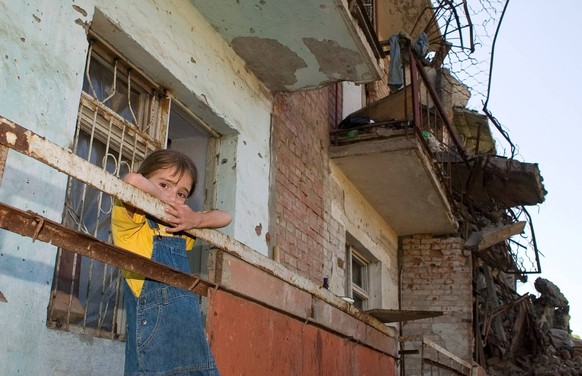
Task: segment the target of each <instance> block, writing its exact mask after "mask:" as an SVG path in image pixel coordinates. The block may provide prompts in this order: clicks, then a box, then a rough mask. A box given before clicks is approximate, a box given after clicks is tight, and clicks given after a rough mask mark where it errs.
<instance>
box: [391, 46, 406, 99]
mask: <svg viewBox="0 0 582 376" xmlns="http://www.w3.org/2000/svg"><path fill="white" fill-rule="evenodd" d="M399 39H400V34H394V35H392V36H391V37H390V65H389V66H388V87H389V88H390V90H398V89H400V87H402V84H403V83H404V73H403V72H402V57H401V56H400V43H399Z"/></svg>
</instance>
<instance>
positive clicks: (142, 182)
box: [123, 172, 232, 233]
mask: <svg viewBox="0 0 582 376" xmlns="http://www.w3.org/2000/svg"><path fill="white" fill-rule="evenodd" d="M123 180H124V181H125V182H126V183H129V184H131V185H133V186H135V187H137V188H139V189H141V190H142V191H144V192H147V193H149V194H151V195H152V196H154V197H156V198H159V199H160V200H162V201H164V202H165V203H167V204H168V206H167V207H166V213H168V214H169V216H168V217H166V218H164V219H165V221H166V222H167V223H168V224H170V225H171V226H172V227H169V228H167V229H166V231H167V232H170V233H174V232H180V231H186V230H190V229H193V228H221V227H225V226H228V225H229V224H230V222H231V221H232V217H231V215H230V214H228V213H226V212H223V211H221V210H211V211H207V212H195V211H193V210H192V209H191V208H190V207H189V206H188V205H186V204H173V205H172V204H169V203H168V202H169V201H170V200H169V199H168V197H166V195H165V194H164V192H163V191H162V190H161V189H160V188H159V187H158V186H157V185H155V184H154V183H152V182H151V181H150V180H149V179H147V178H145V177H144V176H143V175H141V174H139V173H136V172H130V173H129V174H127V175H126V176H125V177H124V178H123ZM125 207H126V210H127V212H128V214H129V215H130V216H132V215H133V214H134V213H135V208H133V207H131V206H129V205H125Z"/></svg>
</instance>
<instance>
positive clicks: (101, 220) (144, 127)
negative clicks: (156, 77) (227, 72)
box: [47, 36, 213, 339]
mask: <svg viewBox="0 0 582 376" xmlns="http://www.w3.org/2000/svg"><path fill="white" fill-rule="evenodd" d="M93 37H94V38H95V39H94V40H93V41H91V42H90V48H89V52H88V57H87V64H86V72H85V79H84V84H83V92H82V93H81V99H80V103H79V112H78V118H77V129H76V135H75V140H74V145H73V152H74V153H75V154H77V155H78V156H80V157H82V158H85V159H87V160H88V161H90V162H92V163H94V164H95V165H98V166H100V167H101V168H103V169H105V170H107V171H108V172H110V173H112V174H114V175H116V176H118V177H119V176H123V175H125V174H126V173H127V172H128V171H132V170H135V169H137V167H138V166H139V163H140V162H141V161H142V160H143V159H144V157H145V156H146V155H147V154H148V153H150V152H151V151H153V150H157V149H161V148H164V147H166V146H168V147H169V148H173V149H178V150H181V151H183V152H185V153H186V154H189V155H190V157H191V158H192V159H193V160H194V162H195V163H196V165H197V167H198V173H199V175H200V176H199V177H198V181H199V183H198V186H197V188H196V191H195V192H194V194H193V196H192V199H191V200H190V201H189V202H191V203H190V206H191V207H192V208H193V209H195V210H202V209H203V208H204V205H205V204H206V202H205V194H206V189H205V187H204V184H205V177H204V171H205V170H207V165H206V164H207V161H211V160H212V159H211V158H207V153H208V152H209V150H211V149H212V145H213V138H212V137H210V136H209V133H208V132H206V131H205V128H204V127H203V126H202V125H200V124H199V123H197V121H196V120H195V117H194V116H193V115H192V114H190V113H189V112H188V110H187V109H186V108H185V107H183V106H181V105H180V103H179V102H178V101H176V100H174V99H172V98H171V96H170V95H168V94H167V92H166V90H165V89H164V88H163V87H161V86H160V85H158V84H156V83H155V82H154V81H153V80H151V79H149V78H148V77H146V76H145V75H144V74H141V73H140V71H139V70H138V69H136V68H135V67H134V66H133V65H132V64H131V63H130V62H128V61H127V60H126V59H124V58H123V57H122V56H121V54H119V53H117V52H115V51H114V50H113V49H112V48H110V47H108V46H107V45H106V44H105V43H104V42H103V41H101V40H100V39H99V38H98V37H96V36H93ZM112 205H113V200H112V198H111V197H110V196H108V195H106V194H104V193H102V192H100V191H99V190H96V189H94V188H91V187H89V186H86V185H85V184H83V183H81V182H79V181H77V180H75V179H73V178H70V179H69V184H68V188H67V196H66V203H65V208H64V212H63V223H64V224H65V225H67V226H68V227H71V228H74V229H76V230H78V231H82V232H85V233H87V234H89V235H91V236H94V237H96V238H98V239H100V240H102V241H108V242H111V237H110V213H111V208H112ZM197 243H198V242H197ZM197 248H198V249H200V248H204V245H200V244H197ZM197 254H198V255H200V254H202V255H203V256H204V255H205V253H204V252H202V253H200V252H197ZM203 256H198V259H197V260H193V261H192V262H191V264H193V266H194V268H196V269H198V270H203V269H204V266H205V265H204V262H205V260H202V259H200V258H201V257H203ZM194 268H193V270H196V269H194ZM122 282H123V280H122V276H121V273H120V272H119V270H118V269H116V268H114V267H112V266H110V265H108V264H104V263H101V262H98V261H95V260H92V259H90V258H86V257H83V256H80V255H77V254H75V253H72V252H69V251H67V250H64V249H59V251H58V254H57V262H56V268H55V277H54V279H53V287H52V294H51V300H50V304H49V309H48V320H47V325H48V326H49V327H52V328H58V329H63V330H68V331H74V332H79V333H84V334H89V335H94V336H99V337H105V338H118V339H123V338H124V331H125V323H124V315H123V310H122V309H120V308H122V307H123V296H122V291H123V290H122Z"/></svg>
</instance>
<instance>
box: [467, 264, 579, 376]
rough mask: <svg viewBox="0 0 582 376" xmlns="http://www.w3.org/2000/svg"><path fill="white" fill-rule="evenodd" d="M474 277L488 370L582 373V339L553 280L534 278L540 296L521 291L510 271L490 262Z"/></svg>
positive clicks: (509, 374) (518, 374)
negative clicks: (572, 328)
mask: <svg viewBox="0 0 582 376" xmlns="http://www.w3.org/2000/svg"><path fill="white" fill-rule="evenodd" d="M476 277H477V278H476V285H475V288H476V289H477V307H478V312H477V315H478V323H479V325H478V326H479V331H480V335H481V339H482V341H477V342H478V344H477V348H476V351H477V352H478V355H479V356H478V357H480V360H481V363H482V364H483V363H484V364H485V366H486V369H487V374H488V375H493V376H522V375H523V376H526V375H527V376H542V375H544V376H545V375H548V376H574V375H582V341H581V340H580V339H576V338H574V337H572V335H571V334H570V324H569V322H570V315H569V303H568V300H567V299H566V297H565V296H564V295H563V294H562V293H561V292H560V289H559V288H558V287H557V286H556V285H555V284H553V283H552V282H550V281H548V280H547V279H544V278H538V279H536V281H535V283H534V286H535V288H536V290H537V291H538V292H539V293H540V296H539V297H537V298H536V297H535V296H534V295H530V294H526V295H523V296H520V295H519V294H517V292H515V291H514V290H512V289H511V288H509V287H508V286H509V285H511V283H507V282H508V281H507V278H508V277H507V275H505V274H504V273H497V274H496V273H495V272H493V271H491V270H490V269H489V267H487V266H481V267H480V268H478V269H477V274H476ZM491 292H493V294H492V295H489V293H491ZM479 342H480V343H479Z"/></svg>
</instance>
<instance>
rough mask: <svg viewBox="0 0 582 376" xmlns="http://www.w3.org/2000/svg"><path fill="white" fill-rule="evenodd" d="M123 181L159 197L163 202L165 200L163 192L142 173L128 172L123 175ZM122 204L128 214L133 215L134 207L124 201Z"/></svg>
mask: <svg viewBox="0 0 582 376" xmlns="http://www.w3.org/2000/svg"><path fill="white" fill-rule="evenodd" d="M123 181H125V182H126V183H129V184H131V185H133V186H134V187H136V188H139V189H140V190H142V191H144V192H146V193H149V194H150V195H152V196H154V197H156V198H159V199H160V200H162V201H164V202H166V201H167V198H166V197H164V194H163V192H162V191H161V190H160V189H159V188H158V187H157V186H156V185H155V184H154V183H152V182H151V181H150V180H149V179H147V178H146V177H144V176H143V175H142V174H139V173H137V172H130V173H128V174H127V175H125V176H124V178H123ZM123 206H125V209H126V210H127V213H128V214H129V216H130V217H133V215H134V214H135V212H136V209H135V208H134V207H133V206H130V205H128V204H126V203H124V204H123Z"/></svg>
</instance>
